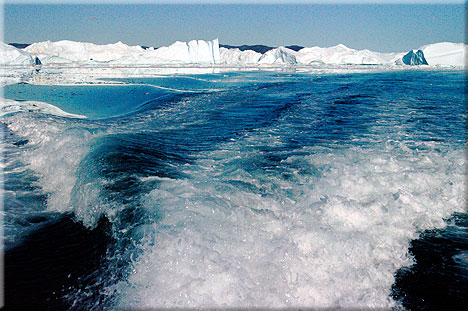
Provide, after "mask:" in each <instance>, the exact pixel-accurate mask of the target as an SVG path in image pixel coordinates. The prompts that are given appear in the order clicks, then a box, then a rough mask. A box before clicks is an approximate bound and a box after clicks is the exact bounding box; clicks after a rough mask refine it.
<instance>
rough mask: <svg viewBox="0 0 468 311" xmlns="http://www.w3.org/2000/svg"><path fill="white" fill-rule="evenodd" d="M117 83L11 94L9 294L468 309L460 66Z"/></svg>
mask: <svg viewBox="0 0 468 311" xmlns="http://www.w3.org/2000/svg"><path fill="white" fill-rule="evenodd" d="M107 81H108V82H112V83H113V84H112V85H72V86H59V85H31V84H25V83H23V84H16V85H8V86H6V87H5V88H4V96H5V97H6V98H8V99H12V100H16V101H17V102H8V103H6V104H4V107H3V108H2V109H3V111H4V112H5V111H7V110H8V111H15V112H10V113H7V114H5V115H4V116H3V117H2V119H1V122H2V127H3V131H4V143H3V149H4V163H5V164H4V166H5V168H4V179H5V207H4V215H5V216H4V223H5V226H4V231H5V232H4V233H5V247H6V253H5V267H6V268H5V282H6V303H7V305H9V306H10V307H13V306H23V307H25V308H29V307H34V308H36V309H83V308H85V309H103V308H104V309H112V308H116V307H130V308H148V307H176V306H178V307H188V306H190V307H193V306H201V307H203V306H204V307H214V306H218V307H223V306H224V307H297V306H311V307H331V308H336V307H344V308H347V307H373V308H377V307H380V308H382V307H383V308H388V307H392V306H403V307H404V308H408V309H415V310H416V309H428V310H431V309H437V308H439V307H441V306H443V305H444V303H446V304H447V303H448V302H447V301H449V302H450V303H452V305H453V306H455V307H460V306H463V305H464V304H465V303H466V299H465V298H464V296H463V295H460V293H461V292H462V291H466V289H467V284H468V282H467V271H468V268H467V265H468V261H467V256H466V254H467V252H468V245H467V244H468V238H467V232H466V227H467V224H468V223H467V218H466V213H465V200H464V191H465V190H464V189H465V188H464V187H465V184H464V181H465V140H466V138H465V122H466V110H465V105H464V95H463V92H464V74H463V73H462V72H456V71H454V72H451V71H445V72H435V71H430V72H429V71H402V72H383V73H359V74H320V75H318V74H279V73H265V72H254V73H248V72H247V73H225V74H211V75H194V76H172V77H159V78H141V79H138V78H132V79H113V80H112V79H110V80H107ZM28 101H36V102H45V103H48V104H51V105H53V106H55V107H58V108H60V109H61V110H62V111H64V112H66V113H70V114H73V115H80V116H85V117H86V118H76V117H74V116H73V115H66V114H63V113H56V111H55V110H53V109H50V106H47V105H43V104H41V103H35V104H34V105H33V104H31V103H30V102H28ZM5 106H8V107H7V108H5ZM39 108H40V109H39ZM450 303H449V304H450Z"/></svg>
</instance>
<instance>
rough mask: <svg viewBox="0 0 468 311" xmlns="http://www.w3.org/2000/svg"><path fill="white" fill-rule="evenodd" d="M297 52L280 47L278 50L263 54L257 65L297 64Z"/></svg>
mask: <svg viewBox="0 0 468 311" xmlns="http://www.w3.org/2000/svg"><path fill="white" fill-rule="evenodd" d="M296 54H297V52H295V51H293V50H291V49H288V48H285V47H284V46H280V47H279V48H276V49H272V50H269V51H267V52H265V53H264V54H263V55H262V57H260V59H259V60H258V63H259V64H291V65H293V64H297V63H298V62H297V60H296Z"/></svg>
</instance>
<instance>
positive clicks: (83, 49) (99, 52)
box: [24, 40, 144, 64]
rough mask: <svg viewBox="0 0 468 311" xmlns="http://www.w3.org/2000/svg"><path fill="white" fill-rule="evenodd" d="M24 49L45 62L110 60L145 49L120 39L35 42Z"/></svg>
mask: <svg viewBox="0 0 468 311" xmlns="http://www.w3.org/2000/svg"><path fill="white" fill-rule="evenodd" d="M24 50H25V51H26V52H28V53H31V54H33V55H36V56H37V57H39V59H40V60H41V62H42V63H43V64H52V63H54V64H55V63H70V62H74V63H90V62H91V63H94V62H109V61H111V60H114V59H117V58H121V57H123V56H125V55H128V54H137V53H142V52H143V51H144V49H143V48H142V47H141V46H129V45H126V44H124V43H122V42H120V41H119V42H117V43H114V44H104V45H98V44H94V43H89V42H75V41H68V40H62V41H57V42H51V41H44V42H38V43H33V44H31V45H29V46H28V47H26V48H25V49H24Z"/></svg>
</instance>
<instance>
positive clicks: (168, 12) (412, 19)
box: [4, 0, 465, 52]
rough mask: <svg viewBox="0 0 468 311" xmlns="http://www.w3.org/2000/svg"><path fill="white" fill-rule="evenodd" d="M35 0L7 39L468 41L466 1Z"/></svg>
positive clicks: (396, 48) (13, 15) (388, 48)
mask: <svg viewBox="0 0 468 311" xmlns="http://www.w3.org/2000/svg"><path fill="white" fill-rule="evenodd" d="M177 1H179V2H180V1H182V2H183V0H177ZM227 1H228V0H227ZM237 1H240V2H242V1H243V0H237ZM263 1H266V2H268V0H263ZM23 2H24V1H23ZM26 2H28V1H27V0H26ZM29 2H32V3H29V4H23V3H18V2H17V3H13V4H12V3H8V1H7V4H5V7H4V41H5V42H19V43H32V42H38V41H45V40H52V41H58V40H63V39H67V40H74V41H86V42H93V43H98V44H104V43H114V42H117V41H122V42H124V43H126V44H130V45H137V44H138V45H148V46H155V47H158V46H163V45H170V44H171V43H173V42H174V41H176V40H179V41H188V40H192V39H205V40H211V39H214V38H219V40H220V42H221V43H224V44H233V45H240V44H265V45H271V46H279V45H290V44H298V45H302V46H316V45H318V46H332V45H336V44H338V43H343V44H345V45H346V46H349V47H352V48H355V49H365V48H367V49H370V50H374V51H382V52H392V51H393V52H400V51H406V50H409V49H413V48H417V47H419V46H421V45H424V44H429V43H434V42H440V41H451V42H464V41H465V40H464V39H465V38H464V28H465V27H464V26H465V24H464V14H465V10H464V4H463V1H438V2H439V4H427V3H429V2H430V1H425V3H426V4H414V3H413V4H408V3H403V4H402V3H400V4H391V3H387V4H383V5H375V4H343V3H328V4H317V3H312V2H314V1H313V0H311V1H305V2H306V3H305V4H304V3H302V4H293V3H289V2H291V1H287V0H285V1H283V3H282V4H279V5H277V4H255V5H254V4H232V2H233V1H230V2H231V3H229V4H224V3H214V4H213V3H211V4H202V3H200V2H203V1H198V2H199V3H198V4H193V3H192V4H177V5H173V4H159V3H158V1H153V3H151V4H140V3H132V4H127V5H124V4H117V5H111V4H108V2H109V1H103V0H101V2H99V3H97V4H96V3H93V1H91V0H90V1H88V2H90V3H91V4H83V3H84V2H85V0H82V1H81V3H79V2H80V1H75V2H74V3H72V4H58V5H56V4H37V3H34V2H37V1H34V0H29ZM76 2H78V3H76ZM106 2H107V3H106ZM134 2H135V1H134ZM140 2H141V1H140ZM192 2H193V1H192ZM205 2H206V1H205ZM211 2H212V1H211ZM218 2H223V1H222V0H219V1H218ZM228 2H229V1H228ZM244 2H247V3H252V2H251V1H250V2H249V1H246V0H244ZM303 2H304V1H303ZM315 2H320V1H315ZM322 2H326V1H325V0H322ZM329 2H333V1H329ZM364 2H365V1H364ZM387 2H392V1H391V0H387ZM399 2H402V1H399ZM403 2H404V1H403ZM413 2H416V3H417V2H418V1H413ZM419 2H421V1H419ZM447 2H452V3H450V4H447Z"/></svg>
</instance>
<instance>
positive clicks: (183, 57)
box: [112, 39, 220, 65]
mask: <svg viewBox="0 0 468 311" xmlns="http://www.w3.org/2000/svg"><path fill="white" fill-rule="evenodd" d="M219 61H220V52H219V41H218V39H214V40H212V41H204V40H192V41H190V42H181V41H176V42H175V43H173V44H172V45H170V46H163V47H160V48H158V49H154V48H149V49H147V50H144V51H142V52H140V53H129V54H127V55H125V56H124V57H121V58H119V59H115V60H113V61H112V64H145V65H150V64H217V63H219Z"/></svg>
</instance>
